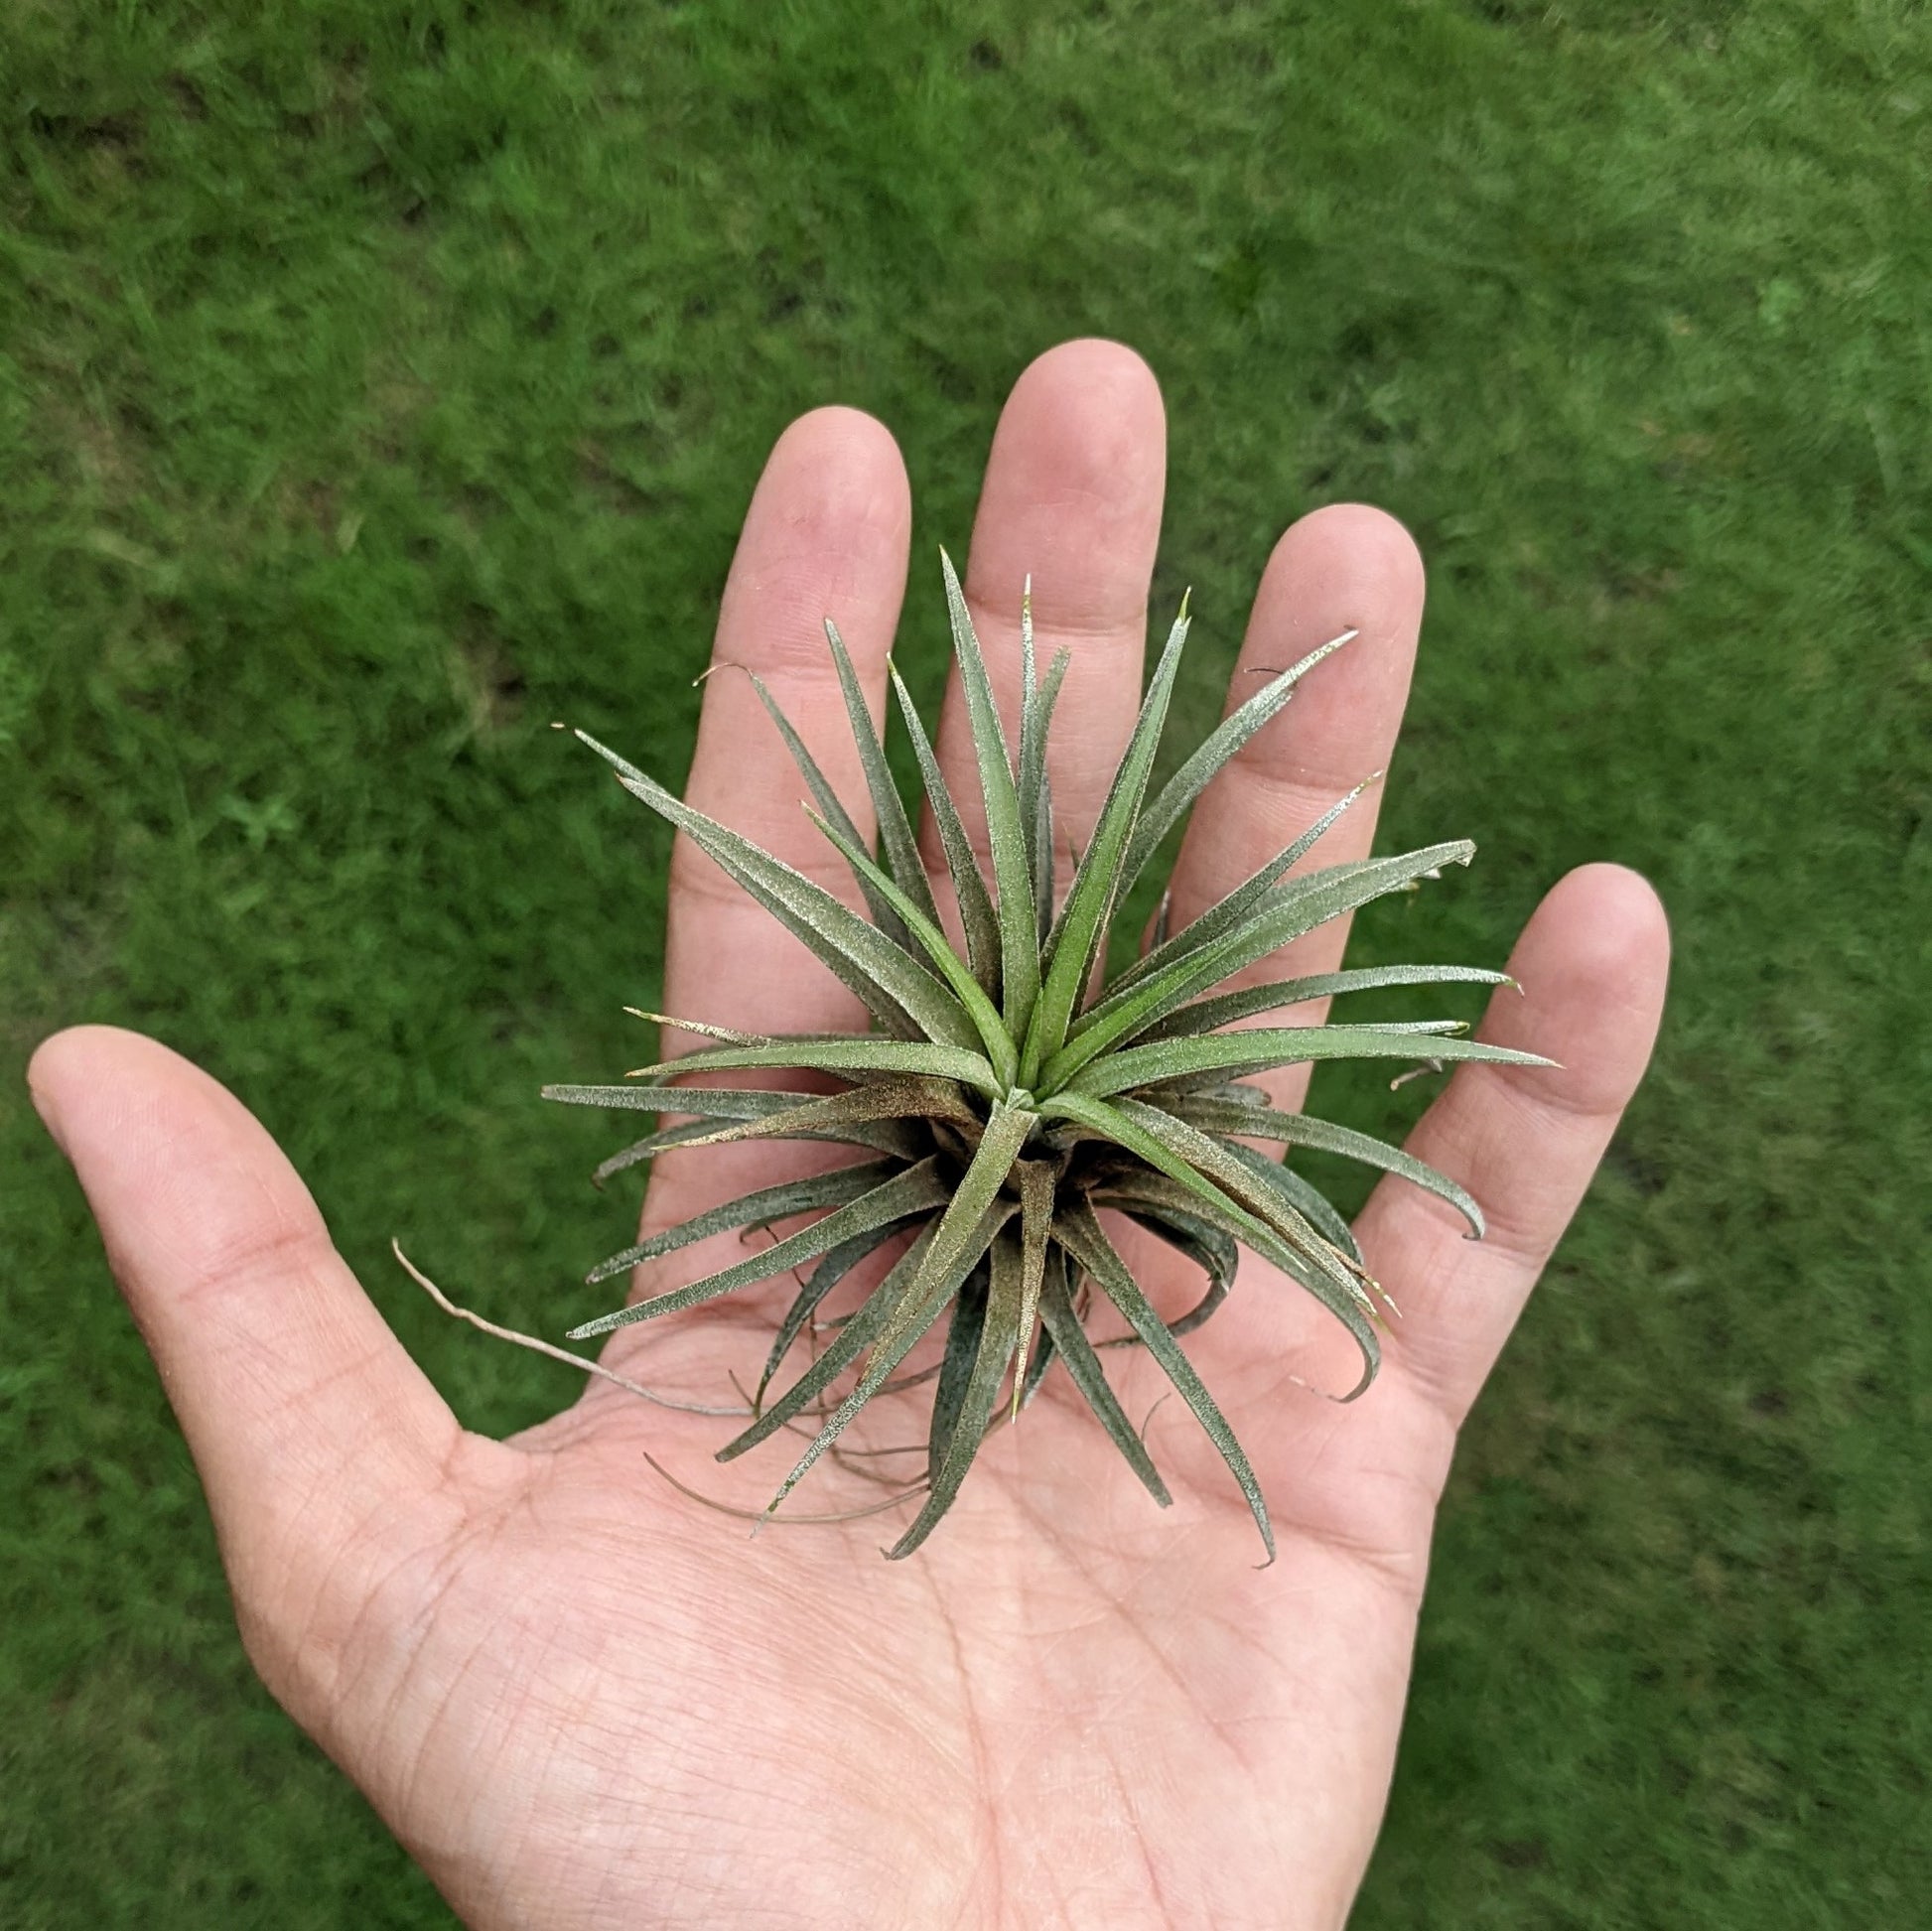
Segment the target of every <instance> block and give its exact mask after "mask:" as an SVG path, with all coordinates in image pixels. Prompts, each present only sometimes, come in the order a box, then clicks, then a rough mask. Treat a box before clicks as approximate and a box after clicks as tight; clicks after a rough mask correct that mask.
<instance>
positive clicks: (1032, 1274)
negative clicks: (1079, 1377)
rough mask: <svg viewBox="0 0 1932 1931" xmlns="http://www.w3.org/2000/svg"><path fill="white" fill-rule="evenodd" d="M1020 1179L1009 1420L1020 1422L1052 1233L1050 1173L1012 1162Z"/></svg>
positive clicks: (1031, 1163) (1042, 1166)
mask: <svg viewBox="0 0 1932 1931" xmlns="http://www.w3.org/2000/svg"><path fill="white" fill-rule="evenodd" d="M1015 1171H1016V1172H1018V1174H1019V1176H1020V1254H1021V1269H1020V1324H1019V1328H1018V1331H1017V1333H1016V1334H1015V1337H1014V1359H1015V1360H1016V1361H1017V1362H1018V1363H1019V1366H1018V1368H1017V1370H1016V1371H1015V1374H1014V1377H1013V1419H1014V1420H1015V1421H1016V1422H1017V1421H1018V1420H1019V1419H1020V1402H1021V1395H1022V1392H1023V1385H1024V1383H1025V1381H1026V1377H1027V1354H1028V1350H1029V1349H1030V1348H1031V1347H1032V1346H1033V1339H1034V1322H1035V1320H1036V1319H1037V1318H1038V1315H1039V1290H1040V1284H1041V1281H1042V1280H1043V1278H1044V1272H1045V1267H1046V1244H1047V1240H1048V1238H1049V1237H1050V1235H1051V1234H1052V1231H1053V1170H1052V1168H1051V1167H1049V1166H1048V1165H1047V1164H1046V1163H1045V1162H1044V1161H1039V1160H1023V1161H1018V1162H1016V1163H1015Z"/></svg>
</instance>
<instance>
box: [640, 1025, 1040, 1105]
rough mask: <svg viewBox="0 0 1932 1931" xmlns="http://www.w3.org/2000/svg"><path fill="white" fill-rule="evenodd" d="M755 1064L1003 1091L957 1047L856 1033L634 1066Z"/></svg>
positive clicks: (979, 1058) (667, 1068)
mask: <svg viewBox="0 0 1932 1931" xmlns="http://www.w3.org/2000/svg"><path fill="white" fill-rule="evenodd" d="M754 1066H776V1067H787V1068H791V1069H794V1070H796V1071H798V1072H811V1073H842V1074H844V1075H845V1076H847V1077H848V1078H854V1079H856V1078H859V1077H862V1076H873V1077H877V1076H880V1075H883V1074H887V1073H919V1074H925V1075H929V1076H930V1077H931V1078H933V1079H951V1080H956V1081H958V1083H959V1084H960V1085H962V1086H972V1087H976V1088H978V1090H979V1091H980V1092H982V1093H985V1094H987V1095H988V1096H989V1097H994V1098H998V1097H1001V1096H1003V1095H1004V1094H1005V1093H1006V1092H1007V1090H1008V1089H1007V1088H1006V1087H1005V1086H1003V1085H1002V1084H1001V1083H1000V1081H999V1080H998V1079H997V1078H996V1077H995V1075H994V1072H993V1068H992V1066H991V1064H990V1063H989V1062H988V1061H987V1060H986V1059H985V1057H984V1056H983V1055H981V1054H980V1053H977V1052H969V1051H967V1050H965V1049H964V1048H963V1047H960V1046H942V1045H929V1044H927V1043H925V1042H924V1041H922V1040H917V1039H882V1038H880V1037H878V1036H877V1035H876V1034H873V1035H866V1034H855V1035H853V1036H850V1037H847V1038H843V1039H838V1038H826V1037H824V1036H822V1035H819V1034H811V1035H805V1034H800V1035H799V1036H798V1037H796V1038H793V1039H785V1038H782V1037H781V1038H778V1039H774V1040H773V1041H772V1043H771V1044H769V1045H765V1046H719V1047H717V1048H715V1049H710V1048H707V1049H706V1050H704V1051H701V1052H687V1053H685V1054H684V1055H683V1057H682V1058H678V1059H662V1060H659V1061H658V1062H657V1064H655V1065H654V1066H639V1067H638V1068H637V1077H638V1078H640V1079H655V1078H656V1077H657V1075H658V1074H660V1073H667V1072H687V1073H709V1072H731V1071H745V1070H749V1069H750V1068H752V1067H754Z"/></svg>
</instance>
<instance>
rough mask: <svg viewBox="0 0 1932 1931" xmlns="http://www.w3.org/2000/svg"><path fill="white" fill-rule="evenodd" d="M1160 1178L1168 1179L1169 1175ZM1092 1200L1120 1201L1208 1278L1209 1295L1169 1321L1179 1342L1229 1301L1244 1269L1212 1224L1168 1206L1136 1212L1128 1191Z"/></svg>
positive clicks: (1105, 1192)
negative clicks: (1240, 1268)
mask: <svg viewBox="0 0 1932 1931" xmlns="http://www.w3.org/2000/svg"><path fill="white" fill-rule="evenodd" d="M1161 1177H1163V1178H1166V1175H1165V1174H1163V1175H1162V1176H1161ZM1092 1198H1093V1201H1094V1204H1095V1205H1097V1206H1098V1205H1104V1204H1106V1203H1107V1202H1109V1201H1117V1202H1118V1203H1119V1204H1120V1206H1121V1207H1122V1209H1123V1210H1124V1211H1125V1212H1126V1214H1127V1217H1128V1218H1129V1219H1130V1220H1132V1221H1133V1222H1134V1224H1135V1225H1136V1226H1138V1227H1144V1228H1145V1229H1146V1230H1147V1231H1148V1232H1149V1233H1151V1234H1152V1235H1153V1236H1154V1237H1155V1239H1156V1240H1159V1241H1165V1242H1166V1243H1167V1245H1168V1246H1170V1247H1172V1248H1173V1250H1174V1251H1175V1253H1177V1254H1180V1255H1183V1256H1184V1257H1185V1258H1186V1259H1188V1260H1190V1261H1192V1262H1193V1264H1194V1265H1195V1266H1196V1267H1197V1268H1199V1269H1200V1271H1201V1272H1202V1273H1203V1274H1204V1275H1206V1276H1207V1292H1206V1293H1205V1294H1204V1295H1202V1297H1201V1298H1200V1300H1199V1301H1197V1302H1196V1303H1195V1304H1194V1306H1193V1307H1191V1308H1190V1309H1188V1310H1187V1311H1186V1312H1185V1313H1184V1314H1182V1315H1181V1316H1180V1317H1179V1319H1177V1320H1171V1321H1169V1323H1168V1332H1169V1333H1171V1334H1173V1335H1174V1336H1175V1337H1176V1338H1178V1337H1179V1336H1180V1335H1182V1334H1191V1333H1192V1332H1193V1331H1194V1329H1195V1328H1197V1327H1199V1326H1200V1325H1201V1324H1202V1323H1203V1322H1205V1321H1206V1320H1208V1319H1209V1318H1211V1316H1212V1315H1213V1313H1214V1310H1216V1309H1217V1308H1219V1307H1220V1305H1221V1304H1222V1302H1224V1301H1225V1300H1226V1299H1227V1298H1228V1291H1229V1289H1230V1288H1232V1287H1233V1286H1234V1277H1235V1273H1236V1270H1237V1269H1238V1268H1239V1267H1240V1265H1241V1250H1240V1248H1239V1247H1238V1246H1236V1244H1235V1242H1234V1241H1233V1239H1232V1238H1231V1237H1230V1236H1229V1235H1228V1234H1227V1233H1225V1232H1224V1231H1223V1230H1222V1229H1221V1228H1219V1227H1217V1226H1215V1225H1214V1223H1213V1222H1212V1221H1211V1220H1206V1219H1203V1218H1202V1217H1201V1216H1199V1215H1197V1214H1190V1213H1185V1212H1182V1211H1180V1210H1178V1209H1176V1208H1173V1207H1165V1206H1164V1207H1161V1208H1159V1209H1150V1208H1148V1207H1141V1208H1139V1209H1137V1208H1136V1206H1135V1205H1134V1196H1133V1195H1132V1194H1131V1193H1129V1192H1127V1191H1125V1190H1123V1191H1121V1192H1119V1193H1115V1192H1112V1191H1111V1190H1109V1189H1105V1188H1095V1189H1094V1192H1093V1195H1092Z"/></svg>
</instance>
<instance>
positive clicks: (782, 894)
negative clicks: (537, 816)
mask: <svg viewBox="0 0 1932 1931" xmlns="http://www.w3.org/2000/svg"><path fill="white" fill-rule="evenodd" d="M577 736H578V737H579V738H580V739H582V740H583V742H584V743H585V744H586V745H588V746H589V747H590V748H591V749H592V750H593V751H594V752H596V753H597V754H598V756H599V757H600V758H602V759H605V760H606V762H608V763H609V764H610V765H611V767H612V768H613V769H614V770H615V771H616V772H617V774H618V780H619V782H620V783H621V784H622V786H623V788H624V789H625V790H626V791H628V792H629V793H630V794H631V796H632V797H635V798H638V799H641V800H642V802H643V803H645V804H647V805H649V806H650V808H651V809H652V810H653V811H655V812H656V813H657V814H658V815H659V817H662V818H666V819H668V820H669V821H670V822H671V823H672V824H673V825H675V826H677V827H678V829H679V830H680V831H682V832H684V833H686V834H687V836H689V837H690V839H691V840H692V842H693V843H694V844H696V845H697V846H698V847H699V848H700V850H702V851H704V852H705V853H706V854H708V855H709V856H710V857H711V858H712V859H713V860H715V861H716V862H717V864H718V865H719V866H720V867H721V868H722V869H723V870H724V871H725V872H726V873H728V874H729V875H730V876H731V877H732V878H733V879H735V880H736V881H737V882H738V883H739V884H740V885H741V886H743V887H744V889H745V890H746V891H747V892H748V893H749V894H750V895H751V896H752V897H754V898H756V899H757V900H758V901H759V904H761V905H763V906H764V907H765V909H766V910H768V911H769V912H771V914H772V915H773V916H774V917H775V918H777V919H778V921H779V922H780V923H781V924H782V925H784V927H785V928H786V930H788V931H789V932H791V933H792V934H793V935H794V936H796V937H797V938H798V939H800V940H801V941H802V942H803V943H804V944H806V945H807V946H809V947H810V948H811V950H812V952H813V954H814V955H815V956H816V957H817V958H818V959H820V960H821V961H822V962H823V963H824V964H825V965H826V966H827V967H829V968H830V969H831V970H832V971H833V972H834V973H836V974H837V975H838V977H839V978H840V979H842V980H843V981H844V982H845V983H846V985H848V986H850V987H851V988H852V990H853V991H854V992H855V993H857V994H858V995H859V997H860V998H861V999H862V1000H864V1001H865V1003H866V1005H867V1006H868V1007H869V1008H870V1009H871V1010H872V1012H873V1013H874V1014H875V1016H876V1017H877V1018H878V1020H879V1022H880V1024H881V1025H882V1026H884V1027H886V1028H887V1030H888V1031H889V1032H897V1033H901V1034H903V1033H904V1031H905V1030H906V1027H905V1022H906V1021H908V1020H909V1021H910V1022H911V1030H912V1031H914V1032H919V1033H923V1034H925V1035H926V1037H927V1038H929V1039H932V1040H934V1041H937V1042H939V1043H941V1044H948V1045H956V1046H970V1045H973V1044H974V1043H976V1039H977V1035H976V1034H975V1033H974V1031H973V1025H972V1022H971V1021H970V1020H969V1019H968V1018H967V1016H966V1012H965V1009H964V1008H963V1007H961V1005H960V1004H959V1002H958V1000H956V999H954V998H953V997H952V995H951V994H950V993H949V992H947V990H946V988H945V987H944V986H942V985H941V984H940V983H939V982H938V981H937V980H936V979H934V978H933V976H932V975H931V974H930V973H929V972H927V971H926V969H925V968H924V967H923V966H922V965H920V964H919V963H918V961H917V960H916V959H913V958H912V957H910V956H909V955H908V954H907V953H906V951H905V950H904V948H903V947H901V946H899V945H898V944H897V943H896V942H895V941H894V940H893V939H891V938H889V937H888V936H887V935H886V934H885V933H884V932H882V931H881V930H880V929H879V928H878V926H876V925H870V924H868V923H867V922H866V921H865V920H864V919H863V918H861V917H860V916H859V915H858V913H857V912H855V911H853V910H852V909H851V908H850V907H849V906H846V905H843V904H841V903H840V902H839V900H838V899H836V898H835V897H832V895H831V894H830V893H829V892H827V891H826V890H825V888H824V887H823V886H820V885H815V884H813V883H812V881H811V880H810V879H808V878H806V877H805V876H804V874H803V873H801V872H797V871H794V870H793V869H792V868H791V867H790V866H789V865H785V864H783V863H781V862H780V861H779V860H777V859H775V858H773V857H772V856H771V854H770V853H769V852H765V851H761V850H760V849H759V847H758V846H756V845H754V844H753V843H752V841H751V840H750V839H749V838H741V837H740V836H739V834H738V833H737V832H735V831H733V830H731V829H730V828H729V827H728V826H725V825H721V824H720V823H719V822H718V821H717V820H716V819H715V818H707V817H706V816H705V814H704V813H703V812H702V811H696V810H693V809H692V807H691V806H690V805H688V804H686V803H685V802H684V801H683V800H682V799H681V798H676V797H673V796H672V795H671V793H670V792H668V791H667V790H665V788H664V787H663V786H662V785H661V784H659V783H658V782H657V781H656V780H655V779H654V778H650V777H646V776H645V775H644V773H643V772H642V771H640V770H638V769H637V768H636V766H635V765H633V764H629V763H626V762H625V761H624V759H621V758H620V757H619V756H618V755H617V753H616V752H614V751H611V750H610V749H608V748H607V747H606V746H604V745H601V744H599V743H598V742H597V740H596V739H595V738H592V737H590V736H588V735H587V734H586V733H584V732H582V731H580V732H578V733H577Z"/></svg>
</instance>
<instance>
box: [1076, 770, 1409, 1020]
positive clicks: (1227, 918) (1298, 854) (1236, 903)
mask: <svg viewBox="0 0 1932 1931" xmlns="http://www.w3.org/2000/svg"><path fill="white" fill-rule="evenodd" d="M1373 782H1374V780H1373V779H1372V778H1371V779H1369V780H1367V781H1366V782H1364V783H1361V784H1358V785H1356V787H1355V788H1354V790H1352V791H1350V792H1349V793H1348V795H1347V796H1346V797H1345V798H1340V799H1337V800H1336V802H1335V803H1333V804H1331V805H1330V806H1329V807H1328V809H1327V810H1326V811H1324V812H1323V813H1322V814H1321V816H1320V817H1319V818H1317V819H1316V820H1315V821H1314V823H1313V824H1311V826H1310V827H1309V828H1308V830H1307V831H1305V832H1304V833H1303V834H1302V835H1301V837H1300V838H1298V839H1296V841H1295V842H1294V844H1292V845H1288V846H1285V847H1283V849H1282V850H1281V851H1279V852H1277V853H1276V854H1275V856H1274V857H1273V858H1271V859H1270V860H1269V861H1268V863H1267V864H1266V865H1264V866H1262V867H1260V868H1259V869H1258V870H1257V871H1254V872H1251V873H1250V874H1249V875H1248V877H1247V878H1245V879H1244V880H1242V882H1241V883H1240V884H1239V885H1238V886H1236V887H1235V888H1234V890H1233V891H1232V892H1230V893H1228V894H1227V896H1226V897H1222V898H1217V899H1216V900H1215V901H1214V903H1213V904H1211V905H1209V906H1208V908H1207V909H1206V910H1205V911H1204V912H1202V913H1201V914H1200V915H1199V916H1198V917H1196V918H1193V919H1190V920H1189V921H1188V923H1186V924H1185V925H1183V926H1182V927H1181V928H1180V930H1179V931H1177V932H1175V933H1173V935H1172V936H1171V937H1168V938H1164V939H1163V940H1162V941H1161V942H1160V944H1158V945H1155V946H1152V947H1150V948H1149V950H1147V951H1146V952H1144V953H1142V955H1141V956H1140V957H1139V958H1138V959H1136V960H1135V961H1134V963H1133V964H1132V965H1130V966H1126V967H1124V968H1123V969H1122V970H1121V972H1120V973H1119V974H1118V975H1117V976H1116V977H1115V978H1114V979H1113V981H1112V982H1111V983H1110V984H1109V985H1108V986H1107V987H1106V988H1105V993H1104V997H1103V999H1102V1000H1101V1001H1100V1002H1099V1003H1098V1004H1096V1005H1095V1006H1094V1008H1093V1009H1092V1011H1093V1012H1098V1011H1099V1010H1100V1006H1101V1005H1104V1004H1106V1003H1107V1002H1108V1001H1111V1000H1114V999H1117V998H1119V997H1120V996H1121V995H1122V994H1123V993H1125V992H1126V991H1127V990H1128V989H1129V988H1130V987H1132V986H1136V985H1139V984H1140V982H1141V981H1142V980H1143V979H1146V978H1148V977H1150V976H1151V975H1152V974H1154V973H1156V972H1161V971H1165V970H1166V969H1167V967H1169V966H1171V965H1173V963H1174V961H1175V960H1177V959H1179V958H1181V957H1182V956H1184V955H1186V954H1188V953H1192V952H1195V951H1198V950H1199V949H1200V948H1201V947H1202V946H1204V945H1207V944H1210V943H1212V941H1213V940H1215V939H1217V938H1218V937H1220V935H1221V934H1222V933H1223V932H1225V931H1227V930H1228V929H1229V928H1230V927H1231V926H1233V925H1237V924H1239V923H1240V922H1241V921H1242V920H1243V919H1245V918H1247V917H1249V916H1250V915H1251V914H1252V913H1253V912H1254V910H1255V908H1256V907H1257V906H1258V905H1260V903H1261V902H1262V900H1263V899H1264V898H1265V897H1267V895H1268V894H1269V893H1270V892H1272V891H1273V890H1274V889H1275V887H1276V885H1277V884H1278V883H1279V882H1280V881H1281V879H1282V878H1283V876H1284V875H1285V874H1286V873H1288V872H1289V871H1291V870H1293V868H1294V867H1295V866H1297V865H1299V864H1300V863H1301V861H1302V860H1303V859H1304V858H1306V857H1307V856H1308V854H1309V853H1310V852H1311V850H1312V849H1313V848H1314V846H1315V844H1316V842H1317V841H1318V840H1319V839H1320V837H1321V835H1322V833H1323V832H1325V831H1326V830H1327V829H1328V828H1329V826H1331V825H1332V824H1333V823H1334V822H1335V820H1336V819H1337V818H1339V817H1340V816H1341V815H1342V813H1343V812H1344V811H1346V810H1347V809H1348V807H1349V806H1350V805H1351V804H1353V803H1354V802H1355V800H1356V799H1357V798H1359V797H1360V796H1361V795H1362V793H1363V792H1364V791H1366V790H1367V789H1368V787H1369V784H1371V783H1373ZM1352 863H1353V864H1354V865H1356V866H1361V865H1366V864H1369V863H1371V861H1370V860H1367V859H1357V860H1354V861H1352ZM1347 869H1348V867H1346V866H1341V865H1331V866H1328V867H1326V868H1325V869H1324V871H1323V872H1322V873H1321V875H1320V876H1322V877H1324V878H1335V877H1337V876H1339V875H1340V874H1341V873H1342V872H1343V871H1345V870H1347ZM1090 1017H1091V1013H1089V1014H1086V1015H1082V1018H1083V1020H1084V1019H1087V1018H1090Z"/></svg>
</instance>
